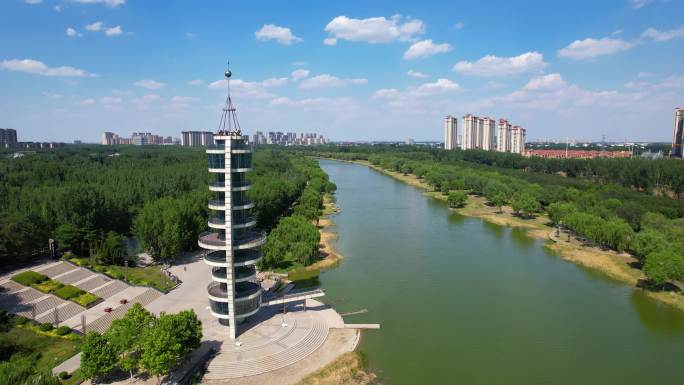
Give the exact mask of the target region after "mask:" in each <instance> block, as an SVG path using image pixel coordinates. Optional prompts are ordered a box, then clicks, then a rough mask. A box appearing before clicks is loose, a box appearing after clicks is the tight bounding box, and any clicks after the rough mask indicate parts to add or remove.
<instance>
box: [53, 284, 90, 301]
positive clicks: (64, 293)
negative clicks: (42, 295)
mask: <svg viewBox="0 0 684 385" xmlns="http://www.w3.org/2000/svg"><path fill="white" fill-rule="evenodd" d="M84 293H85V291H83V290H81V289H79V288H77V287H76V286H73V285H66V286H63V287H61V288H59V289H58V290H55V292H54V293H53V294H54V295H56V296H58V297H59V298H61V299H72V298H75V297H78V296H80V295H81V294H84Z"/></svg>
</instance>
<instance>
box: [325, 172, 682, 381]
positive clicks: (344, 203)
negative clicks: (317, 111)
mask: <svg viewBox="0 0 684 385" xmlns="http://www.w3.org/2000/svg"><path fill="white" fill-rule="evenodd" d="M320 164H321V167H322V168H323V170H325V172H327V173H328V175H329V176H330V179H331V180H332V181H333V182H335V183H336V184H337V188H338V189H337V193H336V198H337V204H338V206H339V207H340V208H341V210H342V211H341V212H340V213H339V214H338V215H336V216H334V217H333V220H334V221H335V222H336V224H337V229H336V231H337V232H338V235H339V238H338V240H337V241H336V244H335V246H336V248H337V249H338V250H339V251H340V253H341V254H342V255H343V256H344V257H345V259H344V261H343V262H342V264H341V265H340V266H339V267H337V268H334V269H331V270H329V271H326V272H324V273H323V274H322V275H321V285H322V287H323V288H324V289H325V290H326V293H327V295H326V297H325V298H324V299H325V301H326V302H328V303H331V304H333V305H334V306H335V308H336V309H337V310H338V311H340V312H348V311H356V310H360V309H368V310H369V312H368V313H366V314H362V315H356V316H350V317H346V319H345V320H346V322H347V323H363V322H369V323H371V322H372V323H375V322H377V323H380V324H381V325H382V328H381V329H380V330H370V331H366V332H364V334H363V338H362V342H361V345H360V349H359V350H360V351H361V352H362V353H363V354H364V355H365V356H366V358H367V360H368V361H367V362H368V367H369V368H370V369H371V370H373V371H375V372H377V373H378V374H379V376H380V377H381V378H382V379H384V380H385V381H386V382H387V383H389V384H391V385H403V384H407V385H409V384H410V385H422V384H437V385H440V384H487V385H498V384H525V385H527V384H568V385H578V384H602V385H609V384H616V385H618V384H619V385H625V384H656V383H670V384H674V383H681V382H682V381H683V380H682V379H683V378H684V314H683V313H682V312H679V311H677V310H675V309H672V308H669V307H667V306H664V305H661V304H659V303H657V302H655V301H653V300H651V299H650V298H648V297H646V296H645V295H644V294H643V293H642V292H641V291H639V290H634V289H632V288H630V287H629V286H627V285H624V284H622V283H618V282H614V281H612V280H610V279H608V278H606V277H604V276H602V275H600V274H598V273H594V272H592V271H589V270H587V269H584V268H581V267H579V266H577V265H574V264H572V263H569V262H565V261H563V260H562V259H561V258H559V257H557V256H554V255H552V254H551V253H550V252H548V251H547V250H546V249H545V248H544V247H543V242H542V241H539V240H536V239H533V238H530V237H528V236H526V235H525V233H524V232H523V231H520V230H516V229H511V228H506V227H501V226H496V225H492V224H489V223H487V222H484V221H482V220H480V219H477V218H467V217H463V216H460V215H458V214H456V213H452V212H450V210H449V209H448V208H447V207H446V205H445V204H443V203H442V202H439V201H436V200H434V199H431V198H428V197H426V196H424V195H423V194H422V191H421V190H419V189H417V188H415V187H412V186H408V185H406V184H404V183H402V182H399V181H397V180H395V179H392V178H391V177H389V176H386V175H384V174H382V173H379V172H377V171H375V170H372V169H369V168H368V167H365V166H360V165H355V164H350V163H343V162H335V161H329V160H321V161H320Z"/></svg>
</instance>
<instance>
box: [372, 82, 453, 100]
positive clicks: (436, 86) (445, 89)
mask: <svg viewBox="0 0 684 385" xmlns="http://www.w3.org/2000/svg"><path fill="white" fill-rule="evenodd" d="M461 90H462V88H461V86H460V85H459V84H458V83H455V82H453V81H451V80H449V79H445V78H441V79H437V80H436V81H434V82H431V83H423V84H421V85H419V86H418V87H410V88H408V89H406V90H404V91H399V90H398V89H396V88H383V89H379V90H377V91H375V93H374V94H373V99H381V100H388V101H394V102H402V104H403V102H407V101H411V100H415V99H419V98H425V97H430V96H435V95H441V94H445V93H452V92H458V91H461Z"/></svg>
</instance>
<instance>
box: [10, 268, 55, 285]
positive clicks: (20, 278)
mask: <svg viewBox="0 0 684 385" xmlns="http://www.w3.org/2000/svg"><path fill="white" fill-rule="evenodd" d="M48 279H49V278H48V277H46V276H44V275H43V274H39V273H36V272H35V271H25V272H23V273H20V274H17V275H15V276H13V277H12V280H13V281H14V282H17V283H20V284H22V285H24V286H31V285H34V284H38V283H41V282H44V281H47V280H48Z"/></svg>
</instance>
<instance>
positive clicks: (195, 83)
mask: <svg viewBox="0 0 684 385" xmlns="http://www.w3.org/2000/svg"><path fill="white" fill-rule="evenodd" d="M202 84H204V80H202V79H195V80H190V81H189V82H188V85H189V86H201V85H202Z"/></svg>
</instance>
